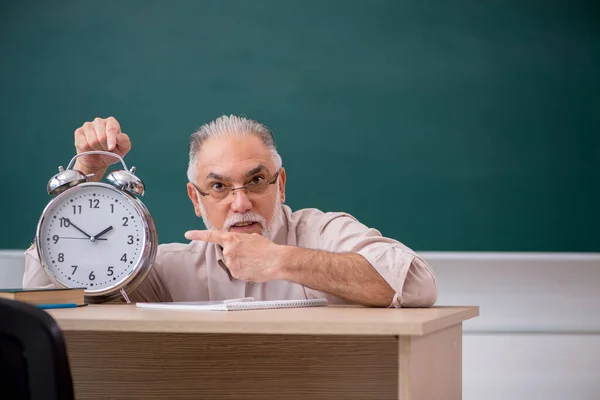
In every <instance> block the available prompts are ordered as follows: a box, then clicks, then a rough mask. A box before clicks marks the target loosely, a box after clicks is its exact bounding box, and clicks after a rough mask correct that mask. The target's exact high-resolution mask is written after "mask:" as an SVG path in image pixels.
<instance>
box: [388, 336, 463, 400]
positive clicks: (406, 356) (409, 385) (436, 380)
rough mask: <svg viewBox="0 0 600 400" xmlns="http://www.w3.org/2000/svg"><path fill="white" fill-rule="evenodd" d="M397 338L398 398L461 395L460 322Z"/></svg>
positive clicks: (449, 398)
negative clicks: (418, 334)
mask: <svg viewBox="0 0 600 400" xmlns="http://www.w3.org/2000/svg"><path fill="white" fill-rule="evenodd" d="M398 341H399V343H398V344H399V350H398V355H399V365H398V373H399V385H398V389H399V399H400V400H433V399H444V400H458V399H461V398H462V324H458V325H454V326H450V327H448V328H445V329H442V330H440V331H438V332H434V333H432V334H429V335H425V336H412V337H410V336H401V337H399V338H398Z"/></svg>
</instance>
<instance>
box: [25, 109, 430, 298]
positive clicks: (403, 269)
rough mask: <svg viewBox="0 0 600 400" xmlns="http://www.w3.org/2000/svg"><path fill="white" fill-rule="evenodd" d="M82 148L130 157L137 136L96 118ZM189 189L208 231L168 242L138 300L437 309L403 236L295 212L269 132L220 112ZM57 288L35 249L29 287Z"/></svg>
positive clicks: (193, 162)
mask: <svg viewBox="0 0 600 400" xmlns="http://www.w3.org/2000/svg"><path fill="white" fill-rule="evenodd" d="M75 147H76V149H77V153H78V154H79V153H81V152H84V151H89V150H108V151H112V152H114V153H116V154H119V155H120V156H122V157H124V156H125V154H127V152H128V151H129V150H130V149H131V142H130V140H129V137H128V136H127V135H126V134H125V133H122V132H121V128H120V126H119V123H118V122H117V120H116V119H114V118H112V117H110V118H107V119H100V118H96V119H95V120H94V121H93V122H86V123H85V124H84V125H83V126H82V127H80V128H78V129H77V130H76V131H75ZM189 152H190V160H189V168H188V179H189V183H188V184H187V191H188V196H189V197H190V200H191V201H192V203H193V205H194V210H195V212H196V215H197V216H198V217H201V218H202V219H203V221H204V224H205V225H206V227H207V229H208V230H204V231H202V230H192V231H189V232H186V233H185V237H186V238H187V239H190V240H191V242H190V243H188V244H180V243H171V244H162V245H160V246H159V248H158V253H157V256H156V260H155V263H154V266H153V268H152V270H151V272H150V274H149V275H148V277H147V278H146V280H145V281H144V282H142V283H141V284H140V286H139V287H138V289H137V290H136V291H135V292H134V293H132V294H131V296H130V297H131V298H132V300H137V301H193V300H223V299H227V298H238V297H248V296H252V297H254V298H256V299H257V300H283V299H305V298H316V297H324V298H327V299H328V300H329V301H330V302H331V303H353V304H363V305H368V306H380V307H429V306H432V305H433V304H434V303H435V301H436V299H437V286H436V280H435V275H434V273H433V271H432V270H431V268H430V267H429V265H428V264H427V263H426V262H425V261H424V260H423V259H422V258H420V257H419V256H418V255H416V254H415V253H414V252H413V251H412V250H410V249H409V248H407V247H406V246H404V245H403V244H402V243H400V242H398V241H396V240H393V239H389V238H385V237H382V236H381V234H380V233H379V232H378V231H377V230H375V229H370V228H368V227H366V226H365V225H363V224H361V223H360V222H359V221H357V220H356V219H355V218H354V217H352V216H351V215H349V214H347V213H343V212H330V213H324V212H322V211H319V210H317V209H303V210H297V211H292V210H291V209H290V208H289V207H288V206H286V205H284V204H283V203H284V202H285V184H286V174H285V169H284V168H283V167H282V161H281V157H280V156H279V154H278V153H277V149H276V147H275V142H274V139H273V135H272V133H271V131H270V130H269V129H268V128H267V127H266V126H264V125H263V124H260V123H258V122H256V121H253V120H250V119H246V118H241V117H237V116H233V115H232V116H222V117H220V118H218V119H216V120H215V121H212V122H210V123H208V124H205V125H203V126H201V127H200V128H199V129H198V131H197V132H195V133H193V134H192V135H191V137H190V140H189ZM113 162H114V159H113V158H111V157H107V156H103V155H88V156H82V157H80V158H78V159H77V163H76V165H75V169H78V170H80V171H82V172H84V173H85V174H92V173H93V174H95V175H94V179H95V180H100V179H101V178H102V176H103V175H104V173H105V172H106V170H107V168H108V167H109V166H110V164H111V163H113ZM50 285H51V281H50V279H49V278H48V277H47V276H46V274H45V272H44V271H43V268H42V266H41V265H40V263H39V260H38V258H37V253H36V250H35V248H34V247H33V246H32V247H31V248H29V249H28V250H27V251H26V265H25V276H24V286H26V287H47V286H50Z"/></svg>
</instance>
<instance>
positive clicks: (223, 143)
mask: <svg viewBox="0 0 600 400" xmlns="http://www.w3.org/2000/svg"><path fill="white" fill-rule="evenodd" d="M196 167H197V171H198V180H197V182H194V183H195V184H196V186H198V188H199V189H200V190H201V191H202V192H203V193H209V195H208V196H199V195H198V192H197V191H196V189H195V188H194V186H193V185H192V184H191V183H188V185H187V189H188V196H189V197H190V199H191V200H192V203H194V209H195V211H196V215H198V216H199V217H202V218H203V220H204V224H205V225H206V227H207V228H208V229H212V230H223V231H231V232H240V233H258V234H260V235H265V236H272V235H273V234H274V233H275V232H273V230H275V229H276V228H277V227H276V223H277V222H278V219H279V215H280V210H281V203H283V202H284V201H285V171H284V169H283V168H281V170H280V172H279V176H278V177H277V180H276V181H275V182H274V184H271V185H266V183H267V182H270V181H271V180H272V179H273V177H274V175H275V174H276V173H277V170H276V166H275V163H274V162H273V157H272V153H271V152H270V151H269V149H268V148H267V147H266V146H265V145H264V143H263V142H262V141H261V140H260V138H258V137H257V136H254V135H250V136H242V137H225V138H210V139H208V140H206V141H205V142H204V143H203V144H202V147H201V149H200V153H199V154H198V163H197V165H196ZM261 182H262V183H263V185H262V186H264V187H265V190H264V191H263V192H262V193H256V192H253V191H252V190H248V192H246V191H245V190H243V189H240V190H233V191H231V190H228V189H230V188H239V187H240V186H244V185H257V184H258V185H259V186H260V185H261V184H260V183H261ZM223 190H225V191H226V192H228V194H227V195H226V196H225V197H224V198H222V199H219V198H218V196H215V195H213V194H217V192H220V191H223Z"/></svg>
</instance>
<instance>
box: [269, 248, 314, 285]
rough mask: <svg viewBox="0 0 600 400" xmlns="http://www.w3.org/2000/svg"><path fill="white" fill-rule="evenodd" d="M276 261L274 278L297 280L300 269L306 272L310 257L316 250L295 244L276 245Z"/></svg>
mask: <svg viewBox="0 0 600 400" xmlns="http://www.w3.org/2000/svg"><path fill="white" fill-rule="evenodd" d="M277 246H278V247H279V249H278V250H277V261H276V265H275V271H276V272H275V275H276V279H280V280H286V281H292V282H297V281H298V273H299V271H300V270H304V272H306V267H307V266H308V265H309V264H310V260H311V258H312V257H313V256H314V255H315V254H317V251H316V250H312V249H305V248H301V247H297V246H287V245H277Z"/></svg>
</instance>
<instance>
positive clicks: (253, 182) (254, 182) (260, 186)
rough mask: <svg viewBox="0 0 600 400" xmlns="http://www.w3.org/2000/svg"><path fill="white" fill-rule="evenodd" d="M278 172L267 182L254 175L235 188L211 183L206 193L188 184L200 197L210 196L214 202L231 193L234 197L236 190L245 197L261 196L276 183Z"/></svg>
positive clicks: (220, 183) (261, 177)
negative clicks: (242, 191)
mask: <svg viewBox="0 0 600 400" xmlns="http://www.w3.org/2000/svg"><path fill="white" fill-rule="evenodd" d="M280 171H281V170H278V171H277V172H276V173H275V175H274V176H273V178H271V179H270V180H268V181H267V180H266V179H265V178H264V177H263V176H261V175H256V176H254V177H252V178H251V179H250V181H249V182H248V183H246V184H245V185H244V186H240V187H236V188H234V187H231V186H228V185H226V184H224V183H222V182H213V183H212V184H211V185H210V188H209V189H208V193H207V192H204V191H202V189H200V188H199V187H198V186H197V185H196V184H194V183H193V182H190V183H191V184H192V185H193V186H194V187H195V188H196V190H197V191H198V193H200V195H201V196H211V197H213V198H214V199H215V200H223V199H224V198H226V197H227V196H229V193H233V195H234V196H235V192H236V191H238V190H244V192H245V193H246V194H247V195H249V194H257V195H258V194H263V193H264V192H265V191H266V190H267V189H268V188H269V185H273V184H274V183H275V182H277V178H278V177H279V172H280Z"/></svg>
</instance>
